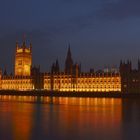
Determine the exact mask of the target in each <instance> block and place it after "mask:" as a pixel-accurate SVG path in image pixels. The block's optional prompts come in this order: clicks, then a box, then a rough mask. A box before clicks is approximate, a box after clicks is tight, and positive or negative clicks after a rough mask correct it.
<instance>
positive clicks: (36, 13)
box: [0, 0, 140, 72]
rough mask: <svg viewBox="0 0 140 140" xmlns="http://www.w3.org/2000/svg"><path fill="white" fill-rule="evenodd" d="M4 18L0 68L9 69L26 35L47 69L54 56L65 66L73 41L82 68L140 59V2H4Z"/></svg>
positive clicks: (37, 61)
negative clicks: (19, 44) (67, 53)
mask: <svg viewBox="0 0 140 140" xmlns="http://www.w3.org/2000/svg"><path fill="white" fill-rule="evenodd" d="M0 18H1V20H0V66H1V67H2V68H4V67H6V68H7V69H8V71H9V72H10V71H12V69H13V64H14V51H15V44H16V41H18V42H19V43H22V41H23V36H24V34H25V35H26V40H27V43H28V44H29V42H32V44H33V64H36V65H38V64H40V65H41V68H42V70H43V71H48V70H50V66H51V64H52V62H53V61H55V59H56V58H58V59H59V62H60V64H61V70H63V69H62V68H63V66H64V60H65V57H66V52H67V48H68V44H69V43H70V44H71V50H72V56H73V59H74V61H75V62H81V63H82V69H83V70H84V71H87V70H88V69H89V68H90V67H92V68H95V69H99V68H104V67H106V66H107V67H108V66H109V67H114V66H118V65H119V61H120V59H128V58H129V59H131V60H132V61H133V62H134V66H135V64H136V61H137V59H138V58H139V57H140V1H139V0H1V1H0Z"/></svg>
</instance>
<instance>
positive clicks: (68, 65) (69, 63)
mask: <svg viewBox="0 0 140 140" xmlns="http://www.w3.org/2000/svg"><path fill="white" fill-rule="evenodd" d="M72 72H73V60H72V56H71V50H70V44H69V48H68V52H67V56H66V61H65V73H66V74H72Z"/></svg>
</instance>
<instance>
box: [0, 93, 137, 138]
mask: <svg viewBox="0 0 140 140" xmlns="http://www.w3.org/2000/svg"><path fill="white" fill-rule="evenodd" d="M124 103H126V102H125V101H124V100H122V99H114V98H64V97H33V96H1V95H0V124H1V126H0V137H3V138H4V139H14V140H16V139H17V140H19V139H20V140H30V139H33V140H36V139H82V140H84V139H93V138H94V139H95V140H96V139H104V138H106V139H116V140H117V139H122V138H124V137H123V128H124V126H123V121H124V118H125V117H126V116H127V115H126V114H125V111H123V110H124V108H126V105H125V104H124ZM131 104H134V103H131ZM137 109H139V108H138V107H137ZM131 119H132V118H131ZM135 121H136V120H135Z"/></svg>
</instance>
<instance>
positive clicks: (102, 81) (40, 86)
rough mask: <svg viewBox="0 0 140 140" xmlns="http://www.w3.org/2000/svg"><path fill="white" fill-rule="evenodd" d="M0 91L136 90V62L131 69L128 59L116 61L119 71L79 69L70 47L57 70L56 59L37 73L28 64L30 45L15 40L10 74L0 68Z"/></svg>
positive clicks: (139, 73)
mask: <svg viewBox="0 0 140 140" xmlns="http://www.w3.org/2000/svg"><path fill="white" fill-rule="evenodd" d="M0 90H20V91H25V90H26V91H31V90H44V91H45V90H46V91H57V92H104V93H106V92H120V93H121V92H122V93H140V61H138V69H136V70H134V69H132V65H131V61H127V62H123V61H121V62H120V66H119V71H94V70H93V69H91V70H90V72H88V73H84V72H82V71H81V65H80V64H78V63H74V61H73V59H72V54H71V50H70V46H69V47H68V52H67V55H66V60H65V68H64V71H63V72H61V71H60V68H59V62H58V60H56V62H55V63H53V64H52V66H51V71H50V72H45V73H42V72H40V67H33V66H32V44H30V45H29V46H27V45H26V43H25V41H23V43H22V44H21V45H19V44H18V43H16V48H15V62H14V74H10V75H8V74H7V72H6V70H4V71H2V70H0Z"/></svg>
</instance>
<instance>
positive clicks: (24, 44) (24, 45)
mask: <svg viewBox="0 0 140 140" xmlns="http://www.w3.org/2000/svg"><path fill="white" fill-rule="evenodd" d="M25 38H26V37H25V34H24V35H23V45H22V47H23V48H26V43H25Z"/></svg>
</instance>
